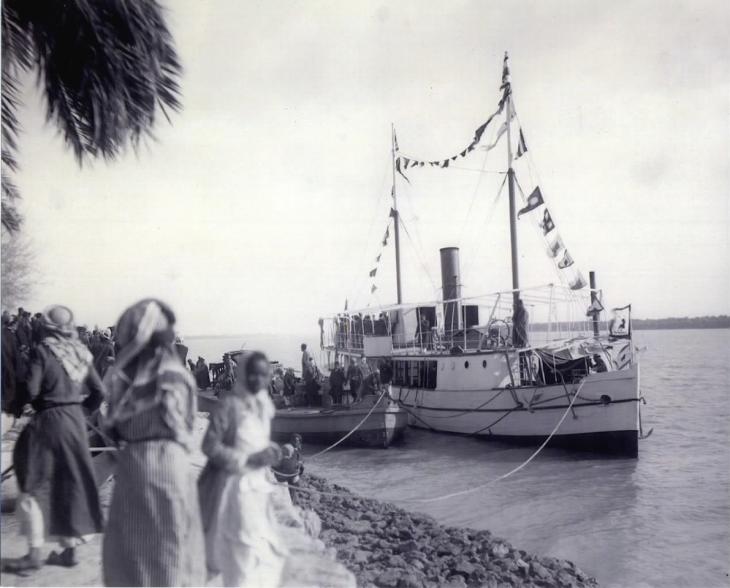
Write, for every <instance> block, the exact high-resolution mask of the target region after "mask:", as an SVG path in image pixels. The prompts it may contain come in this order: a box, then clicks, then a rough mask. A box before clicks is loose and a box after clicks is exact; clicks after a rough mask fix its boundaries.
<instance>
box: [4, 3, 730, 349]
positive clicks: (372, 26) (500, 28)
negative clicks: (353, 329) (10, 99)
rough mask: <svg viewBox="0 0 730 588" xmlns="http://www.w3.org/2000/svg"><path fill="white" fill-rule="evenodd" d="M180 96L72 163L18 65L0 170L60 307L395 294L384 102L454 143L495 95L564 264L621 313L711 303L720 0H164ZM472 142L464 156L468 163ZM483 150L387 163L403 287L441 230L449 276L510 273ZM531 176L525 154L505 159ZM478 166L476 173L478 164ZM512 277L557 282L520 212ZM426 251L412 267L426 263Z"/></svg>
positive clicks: (718, 256) (300, 320)
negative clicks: (132, 141)
mask: <svg viewBox="0 0 730 588" xmlns="http://www.w3.org/2000/svg"><path fill="white" fill-rule="evenodd" d="M166 5H167V7H168V11H169V12H168V16H169V22H170V25H171V27H172V30H173V33H174V36H175V39H176V40H177V46H178V49H179V52H180V54H181V57H182V61H183V64H184V67H185V73H184V78H183V83H182V88H183V102H184V110H183V111H182V112H181V113H180V114H178V115H176V116H174V117H173V121H172V123H173V124H172V125H168V124H167V123H166V122H165V121H164V118H161V120H160V124H159V125H158V128H157V133H156V134H157V141H156V142H151V143H150V144H148V145H147V146H146V147H144V148H143V149H142V150H141V152H140V153H139V155H138V156H137V155H135V154H134V153H130V154H128V155H127V156H125V157H124V158H122V159H120V160H118V161H116V162H113V163H111V164H105V163H102V162H96V163H94V164H93V165H91V166H85V167H84V168H83V169H79V168H78V167H77V165H76V163H75V161H74V158H73V156H72V154H71V153H70V152H68V151H66V150H65V149H64V147H63V145H62V142H61V139H60V138H59V137H58V136H57V135H55V133H54V132H53V130H52V129H51V128H48V127H47V126H46V125H45V124H44V117H43V110H42V107H41V103H40V99H39V97H38V95H37V93H36V92H35V91H34V90H32V89H29V90H28V92H27V100H26V102H27V104H26V108H25V110H24V112H23V116H22V121H23V125H24V134H23V136H22V142H21V153H20V157H19V159H20V162H21V165H22V170H21V172H20V173H19V174H18V178H17V180H18V184H19V186H20V188H21V191H22V194H23V202H22V208H23V211H24V213H25V215H26V219H27V222H26V225H25V227H26V228H25V230H26V231H27V233H28V235H29V236H30V237H31V238H32V240H33V242H34V244H35V247H36V249H37V252H38V264H39V269H40V270H41V274H42V280H43V283H42V285H41V286H40V287H39V288H38V291H37V295H36V296H35V298H34V300H32V301H29V302H28V306H29V307H32V308H33V309H34V310H35V309H38V308H41V307H43V306H45V305H47V304H49V303H55V302H61V303H65V304H68V305H70V306H71V307H72V308H74V309H75V311H76V314H77V316H78V319H79V322H80V323H86V324H89V325H93V324H95V323H96V324H100V325H106V324H111V323H113V322H114V321H115V320H116V318H117V317H118V315H119V313H120V312H121V311H122V310H123V309H124V307H125V306H126V305H128V304H130V303H132V302H134V301H135V300H136V299H139V298H140V297H143V296H149V295H154V296H160V297H162V298H163V299H165V300H167V301H169V302H170V303H171V304H172V305H173V307H174V308H175V310H176V311H177V313H178V315H179V321H180V327H181V330H182V332H183V334H187V335H192V334H204V333H205V334H222V333H246V332H249V333H250V332H287V331H295V332H307V331H308V330H312V331H313V332H314V331H316V330H317V322H316V321H317V318H318V317H319V316H320V315H321V314H323V313H329V312H336V311H338V310H340V309H341V308H342V305H343V303H344V300H345V299H346V298H348V299H349V300H350V305H351V307H352V306H364V305H366V304H371V305H377V304H378V303H387V302H392V301H393V299H394V297H395V292H394V287H393V280H392V265H393V264H392V258H393V249H392V241H391V243H390V244H389V245H388V247H387V249H386V250H385V251H384V256H383V264H382V266H381V268H380V272H379V276H378V279H377V285H378V291H377V296H376V297H371V296H370V295H369V291H370V285H371V281H370V280H369V278H368V275H367V274H368V271H369V270H370V269H372V267H373V262H374V258H375V256H376V255H377V254H378V252H379V249H380V248H379V242H380V239H381V238H382V234H383V231H384V230H385V227H386V224H387V222H388V210H389V206H390V201H389V198H390V184H391V168H390V165H391V164H390V125H391V122H393V123H394V124H395V126H396V129H397V132H398V138H399V142H400V147H401V149H402V150H403V151H404V152H407V153H410V154H412V155H415V156H417V157H422V158H424V159H439V158H445V157H448V156H451V155H453V154H454V153H457V152H458V151H460V150H461V149H463V148H464V147H465V146H466V145H467V144H468V143H469V141H470V140H471V137H472V135H473V132H474V129H475V128H476V127H477V126H478V125H479V124H481V123H482V122H484V120H485V119H486V117H487V116H488V115H489V114H490V113H491V112H492V111H493V110H494V107H495V104H496V102H497V100H498V98H499V92H498V88H499V82H500V73H501V62H502V56H503V52H504V51H505V50H509V52H510V64H511V70H512V80H513V89H514V96H515V103H516V109H517V114H518V116H519V121H520V123H521V125H522V128H523V130H524V133H525V136H526V139H527V142H528V146H529V149H530V155H531V157H532V162H533V163H534V166H535V168H536V170H537V172H538V173H539V183H540V187H541V189H542V192H543V194H544V195H545V198H546V200H547V202H548V205H549V207H550V209H551V211H552V212H553V216H554V219H555V221H556V224H557V226H558V230H559V231H560V234H561V235H562V238H563V240H564V241H565V243H566V245H567V247H568V249H569V250H570V252H571V254H572V256H573V258H574V259H575V260H576V263H577V265H578V266H579V267H580V268H581V269H582V270H583V272H584V273H585V274H586V275H587V271H588V270H589V269H594V270H596V272H597V274H598V281H599V286H600V287H602V288H604V289H605V291H606V294H607V297H608V299H609V300H610V301H611V303H613V304H623V303H628V302H632V303H633V305H634V309H635V316H639V317H661V316H669V315H675V316H676V315H679V316H682V315H703V314H719V313H730V282H729V281H730V267H729V266H730V261H729V260H730V257H729V251H728V227H729V226H730V212H729V208H728V206H729V205H728V202H729V201H730V200H729V198H728V196H729V187H730V159H729V158H728V154H729V153H730V68H729V67H728V64H730V40H729V39H730V35H728V29H727V23H728V19H729V17H730V9H729V8H728V6H729V5H728V3H727V2H724V1H722V0H718V1H716V2H709V1H708V2H703V1H697V0H691V1H690V0H686V1H684V2H672V1H667V0H661V1H660V0H654V1H634V2H625V1H617V2H610V3H609V2H599V1H595V2H586V1H584V0H580V1H566V0H559V1H558V0H556V1H546V0H535V1H533V2H520V3H515V2H495V1H491V2H489V1H475V2H468V1H451V2H425V1H419V2H409V1H403V0H399V1H398V2H386V3H379V2H370V1H362V2H356V1H348V2H341V1H337V0H332V1H329V2H317V1H314V0H309V1H302V2H292V1H291V0H287V1H283V0H267V1H265V2H264V1H261V2H254V1H247V2H241V1H239V0H226V1H224V0H215V1H213V0H210V1H203V0H175V1H174V2H173V1H171V0H168V1H167V2H166ZM485 157H486V163H485ZM505 158H506V156H505V154H504V151H503V150H502V149H495V150H494V151H492V152H489V153H488V154H485V153H484V152H483V151H476V152H475V153H473V154H472V155H471V156H470V157H469V158H467V159H464V160H461V162H460V163H459V165H460V167H464V168H469V169H457V170H451V169H449V170H416V171H413V172H412V173H411V174H410V179H411V184H410V185H408V184H406V183H405V182H403V181H399V184H398V190H399V192H398V193H399V198H400V204H401V208H402V214H403V220H404V222H405V223H406V226H407V227H408V229H409V234H410V238H409V237H408V236H405V235H404V236H403V247H404V252H403V256H404V266H405V269H404V277H403V283H404V291H405V297H406V299H407V300H418V299H432V298H434V297H435V296H436V295H437V294H438V293H437V292H436V291H435V289H436V288H437V287H438V284H439V281H440V280H439V269H438V263H439V261H438V248H439V247H442V246H445V245H460V246H461V248H462V251H461V255H462V270H463V282H464V284H465V287H466V292H467V293H468V294H478V293H482V292H489V291H494V290H500V289H505V288H509V287H510V281H509V266H508V262H509V250H508V246H509V242H508V233H507V210H506V207H505V206H506V204H505V201H506V196H505V195H503V196H502V198H501V200H500V201H498V202H497V204H496V205H495V206H492V202H493V201H494V198H495V195H496V193H497V189H498V188H499V184H500V182H501V178H502V176H499V175H498V174H489V173H488V174H479V173H477V172H476V171H474V170H479V169H481V168H485V169H487V170H488V171H503V170H504V167H505ZM520 174H521V172H520V170H519V169H518V179H519V180H520V183H521V184H524V187H525V189H526V190H527V189H528V188H527V186H528V185H529V186H533V185H534V183H535V182H536V181H537V178H536V177H532V178H530V177H529V175H527V176H524V175H523V176H521V175H520ZM480 178H481V180H480ZM519 224H520V227H519V237H520V257H521V263H522V267H521V270H522V284H523V285H525V286H527V285H536V284H540V283H546V282H550V281H556V278H555V276H554V273H553V272H552V263H551V261H550V260H549V259H548V258H547V256H546V255H545V251H544V246H543V244H542V242H541V241H540V239H539V238H538V236H537V234H536V233H535V231H534V227H533V226H531V224H530V219H524V218H523V220H521V221H520V223H519ZM429 276H430V277H429Z"/></svg>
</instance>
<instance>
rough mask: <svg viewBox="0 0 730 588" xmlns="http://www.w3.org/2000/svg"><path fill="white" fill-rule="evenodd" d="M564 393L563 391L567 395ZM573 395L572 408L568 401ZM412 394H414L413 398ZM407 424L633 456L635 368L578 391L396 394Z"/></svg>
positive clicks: (593, 378)
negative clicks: (546, 441)
mask: <svg viewBox="0 0 730 588" xmlns="http://www.w3.org/2000/svg"><path fill="white" fill-rule="evenodd" d="M566 388H567V392H566ZM576 391H578V394H579V396H578V398H576V399H575V402H574V403H573V406H572V408H569V407H570V399H571V398H572V397H573V394H574V393H575V392H576ZM414 392H415V393H414ZM394 393H395V396H396V398H398V399H399V400H400V401H401V403H402V405H403V406H404V407H405V408H406V409H408V411H409V413H410V416H409V424H410V425H412V426H414V427H421V428H426V429H432V430H436V431H442V432H448V433H458V434H463V435H474V436H478V437H481V438H486V439H491V440H495V441H503V442H510V443H518V444H521V445H538V444H540V443H542V442H543V441H544V440H545V439H546V438H547V437H548V436H549V435H550V434H551V433H552V432H553V430H554V429H555V428H556V426H557V425H558V423H559V422H560V419H561V418H562V416H563V415H564V414H565V413H566V412H567V413H568V414H567V416H566V417H565V419H564V420H563V422H562V423H561V424H560V426H559V427H558V428H557V430H556V431H555V433H554V435H553V437H552V438H551V439H550V443H549V444H550V445H551V446H554V447H567V448H571V449H577V450H583V451H593V452H600V453H606V454H614V455H621V456H627V457H637V455H638V439H639V400H640V398H639V368H638V365H634V366H631V367H629V368H628V369H625V370H620V371H613V372H605V373H598V374H591V375H590V376H588V377H587V378H586V381H585V383H584V384H583V385H582V386H580V388H579V385H577V384H568V385H567V386H566V387H563V386H562V385H558V386H542V387H530V386H521V387H518V388H515V389H514V390H512V389H504V388H503V389H487V390H416V391H414V390H412V389H404V388H400V389H395V390H394Z"/></svg>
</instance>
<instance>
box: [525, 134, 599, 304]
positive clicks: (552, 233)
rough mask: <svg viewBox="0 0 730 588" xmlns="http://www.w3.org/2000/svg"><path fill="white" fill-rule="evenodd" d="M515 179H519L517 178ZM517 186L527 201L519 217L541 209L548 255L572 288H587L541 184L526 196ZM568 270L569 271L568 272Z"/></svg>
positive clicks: (539, 225)
mask: <svg viewBox="0 0 730 588" xmlns="http://www.w3.org/2000/svg"><path fill="white" fill-rule="evenodd" d="M523 139H524V136H523V135H522V130H521V129H520V141H523ZM525 151H526V148H525ZM523 153H524V152H523ZM515 180H517V179H516V178H515ZM517 188H518V190H519V191H520V194H521V195H522V199H523V201H524V202H525V206H524V207H523V208H521V209H520V210H519V211H518V212H517V218H518V219H519V218H520V217H521V216H522V215H523V214H530V213H532V212H533V211H536V210H538V209H540V211H541V212H542V216H541V217H540V220H538V222H537V226H538V227H539V228H540V229H541V231H542V236H543V238H544V239H545V240H546V242H547V255H548V257H549V258H551V259H552V260H553V262H554V263H555V265H556V267H557V269H558V274H559V275H560V276H561V277H562V278H564V279H565V281H566V282H567V283H568V286H569V288H570V289H571V290H580V289H582V288H585V286H586V285H587V284H586V281H585V278H584V277H583V274H582V273H581V271H580V270H579V269H577V268H576V267H575V261H574V260H573V257H572V256H571V255H570V253H569V252H568V249H567V248H566V247H565V243H564V242H563V238H562V237H561V236H560V234H559V232H558V230H557V228H556V227H555V221H553V217H552V215H551V214H550V210H548V207H547V204H546V203H545V198H544V197H543V195H542V191H541V190H540V186H535V188H534V189H533V191H532V192H531V193H530V195H529V196H527V197H525V193H524V191H523V190H522V186H521V185H520V183H519V181H517ZM570 268H572V269H570ZM566 270H567V272H568V273H566Z"/></svg>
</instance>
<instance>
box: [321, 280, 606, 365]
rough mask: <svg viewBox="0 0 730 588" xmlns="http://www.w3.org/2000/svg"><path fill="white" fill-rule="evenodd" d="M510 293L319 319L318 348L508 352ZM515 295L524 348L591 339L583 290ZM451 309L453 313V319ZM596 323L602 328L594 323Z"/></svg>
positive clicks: (550, 287)
mask: <svg viewBox="0 0 730 588" xmlns="http://www.w3.org/2000/svg"><path fill="white" fill-rule="evenodd" d="M515 292H516V291H514V290H507V291H504V292H496V293H493V294H486V295H481V296H470V297H462V298H458V299H453V300H437V301H431V302H421V303H414V304H401V305H390V306H386V305H384V306H379V307H376V308H366V309H362V310H359V311H357V310H356V311H345V312H341V313H339V314H337V315H335V316H333V317H329V318H327V319H323V320H324V321H325V323H326V324H327V325H328V326H327V327H326V328H323V337H322V339H323V346H327V347H328V348H334V349H338V350H342V351H346V352H349V353H361V354H362V353H365V351H366V347H367V346H368V343H372V341H373V339H382V338H384V337H387V338H389V339H390V345H391V346H392V349H393V351H396V352H403V351H413V352H416V351H419V350H421V351H423V350H427V351H430V352H449V351H451V350H453V349H455V348H460V349H461V350H464V351H467V350H473V349H483V348H485V347H487V348H509V347H512V346H513V345H512V343H513V336H512V335H513V333H512V330H513V329H512V313H513V308H512V304H513V294H514V293H515ZM519 292H520V297H521V299H522V300H523V302H524V303H525V306H526V308H527V310H528V313H529V315H530V320H529V322H528V325H527V333H528V342H529V344H530V345H534V346H539V345H546V344H550V343H552V342H555V341H561V340H565V339H570V338H571V337H578V336H580V337H583V336H590V334H591V333H592V331H593V323H592V319H591V318H590V317H589V316H587V315H586V310H587V308H588V306H589V305H590V294H591V291H590V290H589V289H587V288H585V289H583V290H581V291H577V292H576V291H572V290H570V289H569V288H566V287H562V286H557V285H548V286H542V287H536V288H525V289H522V290H520V291H519ZM450 305H454V306H453V307H452V310H450V311H449V313H448V316H449V317H450V318H451V320H452V322H453V323H454V324H451V325H448V324H447V323H446V314H447V313H446V312H445V308H447V307H448V306H450ZM453 308H456V309H457V312H456V313H455V312H454V311H453ZM424 317H425V324H424V326H423V327H422V326H421V323H422V322H424ZM454 317H456V318H454ZM599 321H600V322H599V324H600V325H601V326H602V327H605V322H604V321H602V320H600V317H599ZM325 341H326V342H325Z"/></svg>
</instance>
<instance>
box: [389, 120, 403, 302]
mask: <svg viewBox="0 0 730 588" xmlns="http://www.w3.org/2000/svg"><path fill="white" fill-rule="evenodd" d="M390 128H391V138H392V149H391V154H392V157H393V190H392V195H393V210H392V212H391V215H392V217H393V230H394V235H393V236H394V237H395V288H396V297H397V303H398V304H402V303H403V294H402V291H401V281H400V218H399V216H398V197H397V196H396V188H395V159H396V138H395V126H394V125H393V123H391V125H390Z"/></svg>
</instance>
